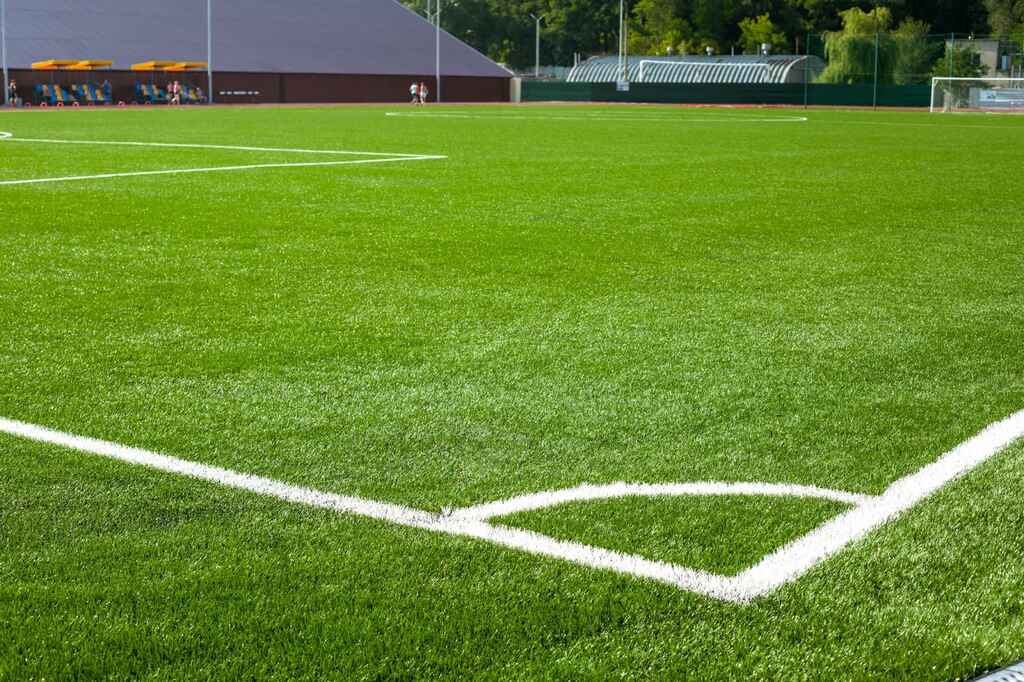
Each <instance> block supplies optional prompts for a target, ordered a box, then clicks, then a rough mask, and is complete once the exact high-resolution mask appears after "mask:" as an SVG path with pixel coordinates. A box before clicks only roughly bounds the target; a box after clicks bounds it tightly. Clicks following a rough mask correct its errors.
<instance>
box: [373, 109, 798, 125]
mask: <svg viewBox="0 0 1024 682" xmlns="http://www.w3.org/2000/svg"><path fill="white" fill-rule="evenodd" d="M384 115H385V116H391V117H394V118H398V117H401V118H454V119H467V118H468V119H481V120H492V119H493V120H496V121H500V120H506V121H651V122H657V123H661V122H669V123H806V122H807V121H808V120H810V119H808V118H807V117H806V116H772V117H768V116H765V117H761V118H754V117H752V116H751V117H743V116H720V117H717V118H691V117H686V116H635V115H634V116H628V115H622V116H613V115H608V116H605V115H600V114H586V115H580V116H570V115H565V116H558V115H544V116H539V115H538V116H530V115H521V114H490V115H488V114H458V113H451V114H448V113H443V112H432V111H426V112H422V113H419V112H415V113H414V112H411V111H409V112H404V111H388V112H385V114H384Z"/></svg>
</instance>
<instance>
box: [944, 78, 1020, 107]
mask: <svg viewBox="0 0 1024 682" xmlns="http://www.w3.org/2000/svg"><path fill="white" fill-rule="evenodd" d="M929 111H931V112H932V113H956V112H972V111H973V112H993V113H997V112H1005V113H1024V78H985V77H983V76H982V77H979V78H942V77H937V78H932V94H931V105H930V106H929Z"/></svg>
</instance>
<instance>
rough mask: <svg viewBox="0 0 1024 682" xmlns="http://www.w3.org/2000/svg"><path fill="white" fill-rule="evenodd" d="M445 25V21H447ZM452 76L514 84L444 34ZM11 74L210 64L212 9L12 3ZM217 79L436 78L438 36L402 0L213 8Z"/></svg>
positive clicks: (266, 1)
mask: <svg viewBox="0 0 1024 682" xmlns="http://www.w3.org/2000/svg"><path fill="white" fill-rule="evenodd" d="M442 18H443V15H442ZM441 38H442V39H441V71H442V73H443V74H444V75H445V76H476V77H490V78H495V77H496V78H508V77H510V76H511V74H510V73H509V72H508V71H507V70H506V69H504V68H503V67H501V66H499V65H498V64H496V63H495V62H493V61H491V60H490V59H488V58H487V57H485V56H484V55H482V54H481V53H479V52H477V51H476V50H474V49H473V48H471V47H470V46H468V45H466V44H465V43H463V42H461V41H459V40H457V39H456V38H454V37H452V36H451V35H449V34H447V33H444V32H442V34H441ZM7 42H8V45H7V53H8V64H9V66H10V67H11V68H20V69H24V68H28V67H29V66H30V65H31V64H32V63H33V62H37V61H43V60H46V59H112V60H114V67H113V68H115V69H122V70H123V69H128V68H130V67H131V65H132V64H135V63H139V62H145V61H150V60H166V61H177V60H181V61H206V59H207V50H206V0H88V2H86V1H85V0H7ZM213 43H214V44H213V55H212V60H211V61H212V64H213V67H214V69H215V70H217V71H239V72H271V73H308V74H372V75H399V74H402V75H405V74H424V75H429V74H433V73H434V62H435V59H434V54H435V32H434V28H433V26H432V25H431V24H430V22H428V21H427V20H426V19H424V18H423V17H421V16H419V15H418V14H416V13H414V12H412V11H410V10H409V9H407V8H406V7H404V6H403V5H401V4H400V3H398V2H397V1H396V0H213Z"/></svg>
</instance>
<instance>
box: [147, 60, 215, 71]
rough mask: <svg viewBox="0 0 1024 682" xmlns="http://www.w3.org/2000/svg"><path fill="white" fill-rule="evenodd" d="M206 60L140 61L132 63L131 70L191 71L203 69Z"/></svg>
mask: <svg viewBox="0 0 1024 682" xmlns="http://www.w3.org/2000/svg"><path fill="white" fill-rule="evenodd" d="M205 68H206V62H161V61H151V62H140V63H139V64H132V71H193V70H196V69H205Z"/></svg>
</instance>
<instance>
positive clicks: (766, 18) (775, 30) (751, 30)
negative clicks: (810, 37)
mask: <svg viewBox="0 0 1024 682" xmlns="http://www.w3.org/2000/svg"><path fill="white" fill-rule="evenodd" d="M739 28H740V46H741V47H742V48H743V51H744V52H746V53H749V54H756V53H757V52H759V51H760V49H761V45H763V44H765V43H767V44H768V45H771V46H772V47H773V49H775V50H778V48H780V47H784V46H786V45H787V44H788V41H787V39H786V34H785V33H783V32H782V31H781V30H779V27H778V26H776V25H775V24H774V23H773V22H772V20H771V16H770V15H768V14H762V15H760V16H758V17H755V18H750V17H747V18H746V19H742V20H740V23H739Z"/></svg>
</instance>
